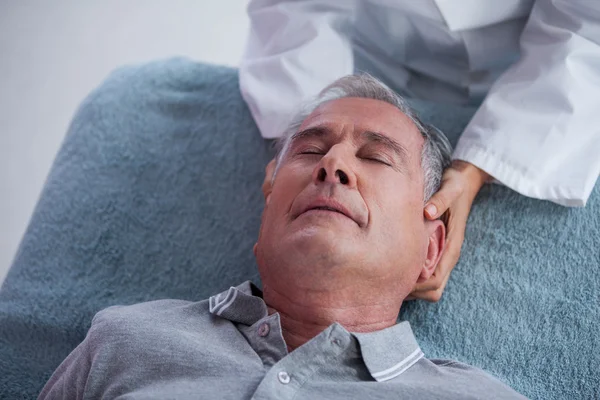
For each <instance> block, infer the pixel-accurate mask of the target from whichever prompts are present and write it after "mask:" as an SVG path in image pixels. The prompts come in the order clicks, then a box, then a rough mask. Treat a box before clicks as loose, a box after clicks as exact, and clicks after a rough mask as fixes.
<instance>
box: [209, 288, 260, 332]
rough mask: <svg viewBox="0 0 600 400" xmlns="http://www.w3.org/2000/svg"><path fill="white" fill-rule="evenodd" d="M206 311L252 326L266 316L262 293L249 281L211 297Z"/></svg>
mask: <svg viewBox="0 0 600 400" xmlns="http://www.w3.org/2000/svg"><path fill="white" fill-rule="evenodd" d="M208 311H210V312H211V313H212V314H214V315H218V316H219V317H221V318H225V319H228V320H230V321H233V322H238V323H242V324H245V325H252V324H254V323H255V322H256V321H258V320H259V319H262V318H264V317H266V316H267V315H268V311H267V305H266V304H265V302H264V301H263V299H262V292H261V291H260V289H259V288H257V287H256V286H255V285H254V284H253V283H252V282H250V281H246V282H244V283H242V284H241V285H238V286H236V287H233V286H232V287H230V288H229V289H228V290H225V291H224V292H221V293H219V294H217V295H215V296H211V297H210V299H209V300H208Z"/></svg>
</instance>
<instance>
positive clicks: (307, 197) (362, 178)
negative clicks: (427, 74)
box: [256, 98, 428, 289]
mask: <svg viewBox="0 0 600 400" xmlns="http://www.w3.org/2000/svg"><path fill="white" fill-rule="evenodd" d="M423 143H424V139H423V137H422V136H421V134H420V133H419V131H418V130H417V127H416V126H415V125H414V124H413V123H412V122H411V121H410V119H409V118H408V117H407V116H406V115H404V114H403V113H402V112H401V111H400V110H398V109H397V108H396V107H394V106H392V105H390V104H388V103H385V102H382V101H378V100H371V99H363V98H344V99H339V100H333V101H330V102H328V103H325V104H324V105H322V106H320V107H319V108H317V109H316V110H315V111H314V112H313V113H312V114H311V115H310V116H309V117H308V118H306V120H305V121H304V122H303V124H302V126H301V127H300V128H299V130H298V132H296V133H295V134H294V136H293V137H292V139H291V142H290V144H289V146H288V150H287V152H286V153H285V154H284V156H283V158H282V160H281V162H280V166H279V169H278V172H277V175H276V178H275V181H274V183H273V191H272V193H271V197H270V201H269V203H268V205H267V206H266V207H265V210H264V213H263V220H262V225H261V229H260V234H259V239H258V242H257V246H256V256H257V262H258V266H259V271H260V274H261V277H262V280H263V283H264V284H265V285H269V284H271V283H273V282H272V281H273V280H274V279H295V280H296V281H297V282H296V283H297V284H300V285H302V284H305V285H306V287H310V288H311V289H318V285H319V282H323V283H324V284H325V282H331V280H330V279H325V278H333V279H334V281H335V282H339V283H340V285H345V284H349V283H350V284H351V282H369V281H371V283H376V282H377V281H381V280H390V279H391V280H394V281H396V282H399V281H405V282H412V284H414V282H415V281H416V280H417V277H418V276H419V272H420V270H421V267H422V265H423V262H424V260H425V258H426V255H427V244H428V235H427V232H426V228H425V220H424V217H423V172H422V169H421V150H422V147H423Z"/></svg>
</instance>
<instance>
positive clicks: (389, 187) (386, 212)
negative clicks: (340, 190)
mask: <svg viewBox="0 0 600 400" xmlns="http://www.w3.org/2000/svg"><path fill="white" fill-rule="evenodd" d="M371 189H372V192H371V193H372V196H371V197H372V198H371V199H370V200H371V201H369V199H367V202H368V203H371V206H370V208H372V210H371V212H372V213H373V214H374V215H373V216H372V218H373V219H374V222H377V221H379V223H380V224H381V228H382V234H383V235H384V237H385V238H384V239H385V240H386V241H387V242H388V243H389V242H392V243H407V242H414V241H415V240H416V239H418V238H419V237H420V235H421V234H422V231H423V227H424V224H423V204H422V203H423V202H422V195H421V193H420V192H419V190H420V189H419V188H418V187H417V185H412V184H410V182H402V181H401V180H398V179H397V178H396V180H392V179H390V180H388V181H387V182H386V183H380V184H378V185H377V187H373V188H371Z"/></svg>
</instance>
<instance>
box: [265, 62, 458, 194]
mask: <svg viewBox="0 0 600 400" xmlns="http://www.w3.org/2000/svg"><path fill="white" fill-rule="evenodd" d="M345 97H359V98H365V99H373V100H380V101H384V102H386V103H389V104H391V105H393V106H395V107H396V108H398V109H399V110H400V111H401V112H402V113H403V114H404V115H406V116H407V117H408V118H409V119H410V120H411V121H412V122H413V123H414V124H415V125H416V127H417V129H418V130H419V132H420V133H421V135H422V136H423V138H424V139H425V143H424V144H423V150H422V151H421V168H422V169H423V174H424V192H423V198H424V201H425V202H427V200H429V199H430V198H431V196H433V194H434V193H435V192H437V191H438V190H439V188H440V185H441V181H442V173H443V172H444V170H445V169H446V168H448V167H449V166H450V162H451V153H452V147H451V146H450V142H449V141H448V139H447V138H446V136H445V135H444V134H443V133H442V132H441V131H440V130H439V129H437V128H436V127H434V126H433V125H429V124H425V123H423V122H422V121H421V120H420V119H419V117H418V116H417V114H416V112H415V111H414V110H413V109H412V108H411V107H410V106H409V105H408V103H407V102H406V100H405V99H404V98H402V97H401V96H400V95H398V94H397V93H395V92H394V91H393V90H392V89H390V88H389V87H388V86H387V85H385V84H384V83H382V82H381V81H379V80H378V79H376V78H374V77H373V76H371V75H369V74H366V73H361V74H356V75H347V76H345V77H343V78H340V79H338V80H336V81H335V82H333V83H332V84H331V85H329V86H327V87H326V88H325V89H323V90H322V91H321V93H319V95H318V96H317V97H316V99H315V100H313V101H312V102H310V103H308V104H306V105H305V106H304V107H302V109H301V111H300V112H299V113H298V114H297V115H296V116H295V117H294V118H293V119H292V120H291V122H290V124H289V125H288V127H287V129H285V131H284V133H283V135H282V137H281V138H280V140H279V141H278V142H277V146H278V153H277V162H276V167H275V172H274V174H273V180H275V175H276V174H277V170H278V169H279V165H280V163H281V160H282V159H283V157H284V156H285V153H286V152H287V151H288V148H289V145H290V143H289V142H290V140H289V139H290V138H291V137H292V135H293V134H294V133H295V132H296V131H297V130H298V129H299V128H300V126H301V125H302V122H304V120H305V119H306V118H307V117H308V116H309V115H310V114H311V113H312V112H313V111H314V110H315V109H317V108H318V107H319V106H320V105H322V104H324V103H327V102H329V101H332V100H337V99H342V98H345Z"/></svg>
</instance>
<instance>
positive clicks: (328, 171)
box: [313, 146, 356, 188]
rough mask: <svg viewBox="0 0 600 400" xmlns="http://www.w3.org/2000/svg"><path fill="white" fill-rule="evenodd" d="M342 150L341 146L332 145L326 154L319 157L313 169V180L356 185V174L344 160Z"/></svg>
mask: <svg viewBox="0 0 600 400" xmlns="http://www.w3.org/2000/svg"><path fill="white" fill-rule="evenodd" d="M345 157H348V156H347V155H345V154H344V151H343V150H342V149H341V148H336V146H333V147H332V148H331V149H330V150H329V151H328V152H327V154H325V155H324V156H323V158H321V161H320V162H319V164H317V166H316V167H315V169H314V171H313V182H314V183H315V184H320V183H324V182H330V183H340V184H342V185H346V186H348V187H351V188H352V187H355V186H356V175H355V174H354V172H353V171H352V169H351V168H350V166H349V163H346V162H345Z"/></svg>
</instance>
